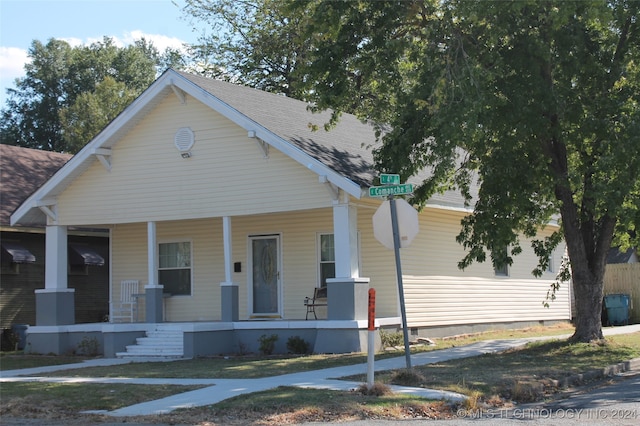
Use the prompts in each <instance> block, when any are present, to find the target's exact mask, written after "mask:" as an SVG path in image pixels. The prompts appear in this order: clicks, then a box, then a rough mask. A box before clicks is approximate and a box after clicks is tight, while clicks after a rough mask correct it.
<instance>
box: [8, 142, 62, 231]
mask: <svg viewBox="0 0 640 426" xmlns="http://www.w3.org/2000/svg"><path fill="white" fill-rule="evenodd" d="M71 157H72V156H71V155H70V154H60V153H58V152H51V151H41V150H38V149H30V148H22V147H19V146H13V145H5V144H0V225H2V226H8V225H9V222H10V218H11V214H12V213H13V212H14V210H15V209H16V208H17V207H18V206H19V205H20V204H22V202H23V201H24V200H26V199H27V198H28V197H29V196H30V195H31V194H33V192H34V191H35V190H37V189H38V188H39V187H40V185H42V184H43V183H45V182H46V181H47V180H48V179H49V178H50V177H51V176H53V175H54V174H55V173H56V172H57V171H58V170H59V169H60V168H61V167H62V166H63V165H64V164H65V163H66V162H67V161H69V159H70V158H71ZM25 225H29V224H28V223H26V224H25Z"/></svg>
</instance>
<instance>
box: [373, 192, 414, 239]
mask: <svg viewBox="0 0 640 426" xmlns="http://www.w3.org/2000/svg"><path fill="white" fill-rule="evenodd" d="M395 202H396V213H397V215H398V231H399V232H400V248H404V247H409V245H410V244H411V242H412V241H413V239H414V238H415V236H416V235H418V231H419V226H418V212H417V211H416V209H414V208H413V206H412V205H411V204H409V203H407V202H406V201H405V200H404V199H402V198H396V199H395ZM373 235H374V236H375V237H376V240H378V241H380V243H382V245H384V246H385V247H386V248H388V249H391V250H393V249H394V245H393V227H392V226H391V206H390V205H389V200H386V201H385V202H383V203H382V205H381V206H380V207H378V210H376V212H375V213H374V215H373Z"/></svg>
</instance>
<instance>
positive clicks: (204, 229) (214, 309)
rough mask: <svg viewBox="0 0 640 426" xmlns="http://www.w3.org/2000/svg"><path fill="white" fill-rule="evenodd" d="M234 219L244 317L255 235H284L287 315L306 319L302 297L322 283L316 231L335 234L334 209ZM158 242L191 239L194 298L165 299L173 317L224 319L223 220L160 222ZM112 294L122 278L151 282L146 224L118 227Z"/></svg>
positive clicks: (237, 281) (235, 256)
mask: <svg viewBox="0 0 640 426" xmlns="http://www.w3.org/2000/svg"><path fill="white" fill-rule="evenodd" d="M231 223H232V239H233V256H232V261H233V262H241V265H242V271H241V272H240V273H233V274H232V281H233V283H234V284H237V285H238V290H239V297H240V306H239V308H240V318H241V319H247V318H248V317H249V312H250V310H249V300H248V288H247V286H248V283H247V274H249V273H250V271H249V270H248V256H249V245H248V243H249V237H250V236H252V235H270V234H274V235H280V238H281V246H282V257H283V263H282V271H281V279H282V290H283V302H284V312H283V317H284V318H287V319H302V318H304V316H305V312H306V309H305V307H304V305H303V300H304V298H305V297H306V296H311V295H313V288H314V287H315V286H316V283H317V281H318V265H317V254H316V236H317V232H316V229H318V230H320V231H322V232H332V229H333V213H332V210H331V209H330V208H329V209H318V210H310V211H306V212H304V213H284V214H267V215H258V216H251V217H247V216H245V217H234V218H232V219H231ZM156 226H157V240H158V243H162V242H164V241H167V242H169V241H191V242H192V256H193V285H192V287H193V290H192V295H191V296H175V297H170V298H168V299H167V300H166V301H165V304H166V320H168V321H211V320H220V318H221V307H220V283H221V282H223V281H224V280H225V273H224V253H223V241H222V220H221V219H205V220H188V221H170V222H157V224H156ZM112 235H113V259H112V264H113V271H114V272H113V281H112V282H113V284H114V285H113V293H112V294H113V297H114V298H115V299H117V298H118V297H119V283H120V281H122V280H128V279H138V280H140V282H141V286H142V285H145V284H147V282H148V280H147V276H148V274H147V246H146V244H147V243H146V241H147V228H146V224H144V223H142V224H140V223H138V224H124V225H116V226H114V228H113V234H112Z"/></svg>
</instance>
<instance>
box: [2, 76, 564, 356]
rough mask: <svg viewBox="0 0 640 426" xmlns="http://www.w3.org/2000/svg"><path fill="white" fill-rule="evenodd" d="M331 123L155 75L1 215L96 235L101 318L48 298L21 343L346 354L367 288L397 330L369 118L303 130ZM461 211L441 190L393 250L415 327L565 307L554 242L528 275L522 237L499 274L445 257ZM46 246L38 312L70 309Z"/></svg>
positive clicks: (383, 322)
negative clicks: (105, 284)
mask: <svg viewBox="0 0 640 426" xmlns="http://www.w3.org/2000/svg"><path fill="white" fill-rule="evenodd" d="M328 119H329V113H321V114H312V113H311V112H310V111H309V109H308V108H307V104H306V103H304V102H301V101H297V100H294V99H290V98H286V97H284V96H278V95H274V94H270V93H266V92H262V91H259V90H255V89H251V88H248V87H243V86H238V85H234V84H230V83H225V82H221V81H215V80H212V79H208V78H204V77H201V76H196V75H191V74H186V73H181V72H177V71H174V70H168V71H166V72H165V73H164V74H163V75H162V76H160V77H159V78H158V79H157V80H156V81H155V82H154V83H153V84H152V85H151V86H150V87H149V88H148V89H147V90H146V91H145V92H144V93H143V94H142V95H141V96H140V97H139V98H137V99H136V100H135V101H134V102H133V103H132V104H131V105H129V106H128V107H127V108H126V109H125V110H124V111H123V112H122V113H121V114H120V115H119V116H118V117H116V119H114V120H113V121H112V122H111V123H110V124H109V125H108V126H107V127H106V128H105V129H103V130H102V132H100V133H99V134H98V135H97V136H96V137H95V138H94V139H93V140H92V141H91V142H89V143H88V144H87V145H86V146H85V147H84V148H83V149H82V150H81V151H80V152H79V153H78V154H76V155H75V156H74V157H73V158H72V159H71V160H70V161H69V162H68V163H67V164H65V166H63V167H62V168H61V169H60V170H59V171H58V172H57V173H56V174H55V175H54V176H53V177H52V178H51V179H49V180H48V181H47V182H46V183H44V184H43V185H42V186H41V187H40V188H39V189H38V190H37V191H36V192H35V193H34V194H33V195H32V196H30V197H29V198H28V199H27V200H25V201H24V203H22V205H21V206H20V207H19V208H18V209H17V210H16V211H15V212H14V213H13V215H12V218H11V220H12V223H13V224H21V223H39V224H41V225H42V226H45V225H46V229H47V231H46V232H47V244H48V247H49V246H50V247H56V246H60V245H63V244H65V242H66V241H67V239H68V237H67V235H68V234H69V229H71V227H95V228H105V229H109V231H110V242H111V246H110V256H109V258H110V259H111V272H110V302H111V311H110V320H111V323H109V324H86V325H85V324H74V321H73V319H72V318H69V317H68V316H67V315H66V311H65V310H64V309H58V310H53V309H51V308H49V316H48V317H47V320H46V321H43V322H39V323H38V324H37V326H36V327H32V328H31V329H30V330H29V339H30V342H32V343H33V348H36V349H37V350H39V351H41V352H42V351H45V352H55V353H58V352H60V353H61V352H65V351H68V350H70V348H72V347H73V345H74V344H76V342H79V341H81V340H82V339H83V338H85V337H90V338H95V339H97V340H98V342H99V343H100V344H101V348H102V350H103V352H104V354H105V356H115V355H116V354H117V353H119V352H121V351H124V349H125V347H126V346H129V345H133V343H134V342H135V341H136V338H138V337H143V336H144V335H145V333H149V334H151V333H152V332H156V331H157V330H158V329H166V328H167V327H170V328H172V330H173V333H174V334H178V335H179V336H180V338H179V346H180V349H177V350H176V351H177V352H176V354H175V355H176V356H186V357H193V356H198V355H208V354H219V353H234V352H240V351H243V350H250V351H257V350H258V345H259V343H258V341H259V337H260V336H261V335H263V334H265V333H267V334H271V333H277V334H279V335H280V339H279V340H278V341H277V343H276V351H277V352H286V343H287V338H288V337H293V336H298V337H301V338H303V339H304V340H306V341H307V342H309V343H310V344H311V347H312V348H313V350H314V351H316V352H350V351H360V350H364V349H365V348H366V336H367V293H368V290H369V288H375V290H376V317H377V324H378V325H379V326H381V327H387V328H390V329H398V327H400V325H401V310H400V303H399V301H400V299H399V298H400V296H399V288H398V285H397V283H396V266H395V259H394V252H393V250H389V249H387V248H386V247H385V246H383V245H382V244H381V243H379V242H378V241H377V240H376V237H375V236H374V229H373V228H374V225H373V220H374V214H375V213H376V211H378V209H379V208H380V207H381V206H383V205H384V204H383V199H381V198H376V197H370V196H369V188H370V187H371V186H372V185H374V184H375V183H376V182H377V177H378V176H377V173H376V171H375V170H374V167H373V164H374V162H373V158H372V154H371V151H370V148H371V146H373V145H375V143H376V139H375V133H374V129H373V128H372V127H371V126H369V125H367V124H363V123H362V122H361V121H359V120H358V119H357V118H356V117H354V116H351V115H348V114H345V115H343V116H342V118H341V120H340V122H339V123H338V124H337V126H336V127H335V128H334V129H332V130H331V131H328V132H327V131H324V130H319V131H314V130H313V128H314V127H315V126H318V127H319V128H320V129H322V128H323V124H324V123H325V122H327V121H328ZM399 204H402V203H401V202H399ZM384 206H385V207H383V208H385V209H386V208H387V206H386V205H384ZM469 212H470V210H469V209H468V207H467V206H465V204H464V202H463V200H462V198H461V197H460V195H459V194H457V193H455V192H447V193H445V194H438V195H436V196H434V197H433V198H432V199H431V200H429V202H428V203H427V205H426V207H425V208H424V210H423V211H422V212H420V214H419V215H417V216H418V219H417V222H418V225H419V233H418V234H417V236H416V237H415V238H414V239H413V242H412V243H411V245H410V246H408V247H404V248H402V249H401V257H402V272H403V281H404V299H405V301H406V311H407V324H408V327H409V328H411V331H412V333H413V335H414V336H420V335H421V336H426V337H428V336H432V337H433V336H435V337H437V336H439V335H443V334H456V333H460V332H470V331H478V330H482V329H487V328H491V327H496V326H504V325H505V324H508V325H510V326H513V325H523V326H524V325H529V324H532V323H535V324H538V323H539V322H543V321H566V320H569V319H570V318H571V312H570V302H569V300H570V297H569V286H568V285H565V286H562V287H561V288H560V290H559V291H558V292H557V293H556V300H555V301H554V302H553V303H551V307H550V308H544V307H543V303H542V302H543V301H544V298H545V295H546V294H547V290H548V289H549V286H550V284H551V283H553V282H554V281H555V278H556V271H557V268H558V267H559V265H560V261H561V258H562V255H563V253H564V248H563V247H559V248H558V250H557V251H556V252H555V253H554V256H553V259H552V262H551V268H550V270H549V271H547V272H546V273H545V274H544V275H543V277H541V278H534V277H533V276H532V275H531V270H532V269H533V268H534V267H535V266H536V263H537V262H536V257H535V255H534V253H533V250H532V249H530V248H528V247H527V245H526V243H523V249H524V252H523V254H521V255H520V256H518V257H517V258H516V259H515V262H514V264H513V265H511V266H510V267H509V268H507V269H502V270H499V271H496V270H494V268H493V267H492V266H491V264H487V263H483V264H474V265H472V266H471V267H469V268H467V269H466V270H464V271H461V270H459V269H458V267H457V263H458V261H459V260H460V259H461V258H462V257H463V256H464V251H463V248H462V247H461V246H460V245H459V244H458V243H456V241H455V236H456V235H457V234H458V232H459V230H460V220H461V219H462V218H463V217H465V215H467V214H469ZM389 226H390V225H389ZM555 229H558V226H557V224H549V225H548V227H547V229H545V230H544V231H543V232H542V236H545V235H549V234H550V233H551V232H552V231H553V230H555ZM50 254H51V260H50V261H51V271H52V274H51V275H48V276H47V279H46V280H45V289H46V291H45V292H41V293H38V294H37V296H38V299H37V301H36V302H37V305H38V309H40V306H42V307H43V308H42V309H43V310H46V309H47V308H46V307H48V306H49V307H51V306H53V307H72V306H74V304H75V305H76V306H77V305H78V304H79V303H80V302H79V301H78V300H77V297H76V298H74V294H73V293H70V292H69V291H67V284H66V274H65V268H66V262H67V261H66V258H65V256H62V255H61V253H56V252H55V250H53V249H52V250H51V251H47V258H48V259H49V255H50ZM325 287H326V291H327V293H326V294H327V297H326V299H324V300H323V303H322V304H323V305H325V306H322V307H318V308H317V310H318V312H314V313H310V312H309V306H308V305H305V303H303V302H304V300H305V297H307V296H311V295H313V294H314V289H317V288H325ZM125 303H130V305H127V306H128V308H129V311H128V312H125V310H124V309H122V308H123V307H124V306H125ZM125 314H126V315H125ZM309 314H311V315H310V316H309ZM315 315H317V317H318V319H317V320H316V318H315ZM307 317H309V320H306V318H307ZM119 321H126V322H119ZM160 323H165V324H160ZM167 323H168V324H167ZM145 341H146V340H145ZM165 346H166V344H165ZM131 350H133V348H132V349H131ZM138 353H139V352H138Z"/></svg>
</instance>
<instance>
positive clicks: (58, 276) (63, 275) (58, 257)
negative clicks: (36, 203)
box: [44, 225, 68, 290]
mask: <svg viewBox="0 0 640 426" xmlns="http://www.w3.org/2000/svg"><path fill="white" fill-rule="evenodd" d="M45 232H46V233H45V237H46V239H45V250H46V255H45V263H44V288H45V289H47V290H51V289H64V288H67V257H68V253H67V227H66V226H57V225H56V226H47V229H46V231H45Z"/></svg>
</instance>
